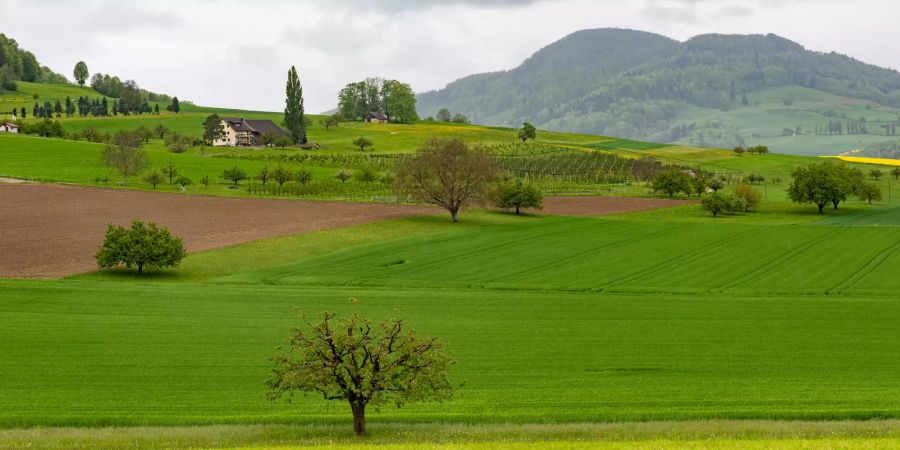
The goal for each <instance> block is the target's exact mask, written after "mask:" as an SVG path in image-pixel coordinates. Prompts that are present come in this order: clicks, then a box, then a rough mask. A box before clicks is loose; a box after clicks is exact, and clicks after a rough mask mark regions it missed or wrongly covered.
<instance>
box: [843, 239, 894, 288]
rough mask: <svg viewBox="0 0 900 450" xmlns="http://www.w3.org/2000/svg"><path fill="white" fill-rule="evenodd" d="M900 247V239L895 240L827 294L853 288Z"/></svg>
mask: <svg viewBox="0 0 900 450" xmlns="http://www.w3.org/2000/svg"><path fill="white" fill-rule="evenodd" d="M898 248H900V240H898V241H897V242H894V244H893V245H891V246H890V247H888V248H886V249H884V250H882V251H881V252H879V253H878V254H877V255H875V256H874V257H872V259H870V260H869V262H867V263H866V264H865V265H863V266H862V267H861V268H860V269H859V270H857V271H856V272H854V273H853V275H850V276H849V277H847V278H846V279H845V280H844V281H842V282H840V283H838V284H836V285H835V286H834V287H832V288H830V289H828V290H827V291H825V293H827V294H828V293H832V292H836V293H840V292H841V291H844V290H847V289H851V288H853V287H854V286H856V285H857V284H859V283H860V282H861V281H862V280H863V279H865V278H866V277H867V276H868V275H869V274H871V273H873V272H875V271H876V270H878V267H880V266H881V265H882V264H884V262H885V261H886V260H887V259H888V258H890V257H891V255H893V254H894V252H896V251H897V249H898Z"/></svg>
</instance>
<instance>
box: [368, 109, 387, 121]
mask: <svg viewBox="0 0 900 450" xmlns="http://www.w3.org/2000/svg"><path fill="white" fill-rule="evenodd" d="M366 119H378V120H388V117H387V116H386V115H384V114H382V113H380V112H378V111H369V113H367V114H366Z"/></svg>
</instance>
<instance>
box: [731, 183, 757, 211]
mask: <svg viewBox="0 0 900 450" xmlns="http://www.w3.org/2000/svg"><path fill="white" fill-rule="evenodd" d="M734 195H735V197H737V198H739V199H741V200H743V201H744V211H749V210H751V209H756V208H757V207H758V206H759V203H760V202H761V201H762V194H760V193H759V191H757V190H756V188H754V187H753V186H749V185H746V184H741V185H738V186H736V187H735V188H734Z"/></svg>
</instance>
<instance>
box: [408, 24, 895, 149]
mask: <svg viewBox="0 0 900 450" xmlns="http://www.w3.org/2000/svg"><path fill="white" fill-rule="evenodd" d="M418 101H419V103H418V109H419V114H420V116H422V117H427V116H429V115H433V114H435V112H436V111H437V110H438V109H440V108H448V109H450V111H451V112H453V113H462V114H465V115H466V116H468V117H469V118H470V119H472V120H473V121H474V122H476V123H480V124H487V125H504V126H519V125H521V123H522V122H523V121H530V122H532V123H533V124H535V125H537V126H539V127H542V128H547V129H554V130H563V131H576V132H586V133H593V134H604V135H613V136H619V137H625V138H634V139H643V140H654V141H659V142H682V143H688V144H692V145H705V146H720V147H730V146H734V145H739V144H744V145H749V144H756V143H763V144H767V145H770V146H772V147H775V148H776V149H782V150H787V151H790V150H796V152H799V153H814V152H816V151H820V152H822V153H836V152H838V151H840V150H851V149H853V148H857V147H862V146H865V145H867V144H870V143H875V142H879V141H884V140H890V139H894V132H892V130H893V129H895V128H897V127H891V126H890V125H889V124H890V123H894V122H896V121H897V120H898V108H900V73H898V72H897V71H895V70H890V69H884V68H880V67H876V66H873V65H869V64H865V63H862V62H860V61H857V60H855V59H853V58H850V57H847V56H844V55H839V54H836V53H827V54H825V53H818V52H812V51H809V50H806V49H805V48H804V47H803V46H802V45H800V44H798V43H795V42H792V41H790V40H787V39H784V38H782V37H779V36H775V35H771V34H770V35H766V36H762V35H749V36H742V35H702V36H697V37H694V38H692V39H690V40H688V41H686V42H679V41H676V40H672V39H669V38H667V37H664V36H660V35H657V34H653V33H647V32H642V31H634V30H621V29H598V30H584V31H579V32H576V33H573V34H571V35H569V36H567V37H565V38H563V39H562V40H560V41H558V42H556V43H553V44H551V45H549V46H547V47H545V48H543V49H541V50H540V51H538V52H537V53H535V54H534V55H533V56H531V57H530V58H529V59H527V60H526V61H525V62H523V63H522V65H520V66H519V67H517V68H515V69H512V70H509V71H504V72H495V73H489V74H480V75H473V76H469V77H466V78H463V79H460V80H458V81H455V82H453V83H450V84H449V85H448V86H447V87H446V88H444V89H442V90H439V91H432V92H426V93H423V94H420V95H419V98H418ZM859 122H863V123H868V124H869V125H868V126H865V125H863V126H860V125H859ZM838 126H840V130H838ZM851 130H852V131H851ZM788 138H790V139H788ZM798 149H799V150H798Z"/></svg>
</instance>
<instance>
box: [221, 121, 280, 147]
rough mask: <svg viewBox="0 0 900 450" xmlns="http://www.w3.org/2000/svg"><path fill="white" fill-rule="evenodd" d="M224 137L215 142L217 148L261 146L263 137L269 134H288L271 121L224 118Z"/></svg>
mask: <svg viewBox="0 0 900 450" xmlns="http://www.w3.org/2000/svg"><path fill="white" fill-rule="evenodd" d="M222 126H223V127H224V135H223V136H222V138H221V139H216V140H214V141H213V145H214V146H216V147H222V146H229V147H236V146H254V147H255V146H260V145H262V144H263V139H262V137H263V135H264V134H266V133H267V132H272V133H275V135H276V136H288V134H287V132H285V131H284V130H282V129H281V128H279V127H278V125H275V122H272V121H271V120H249V119H244V118H243V117H223V118H222Z"/></svg>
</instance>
